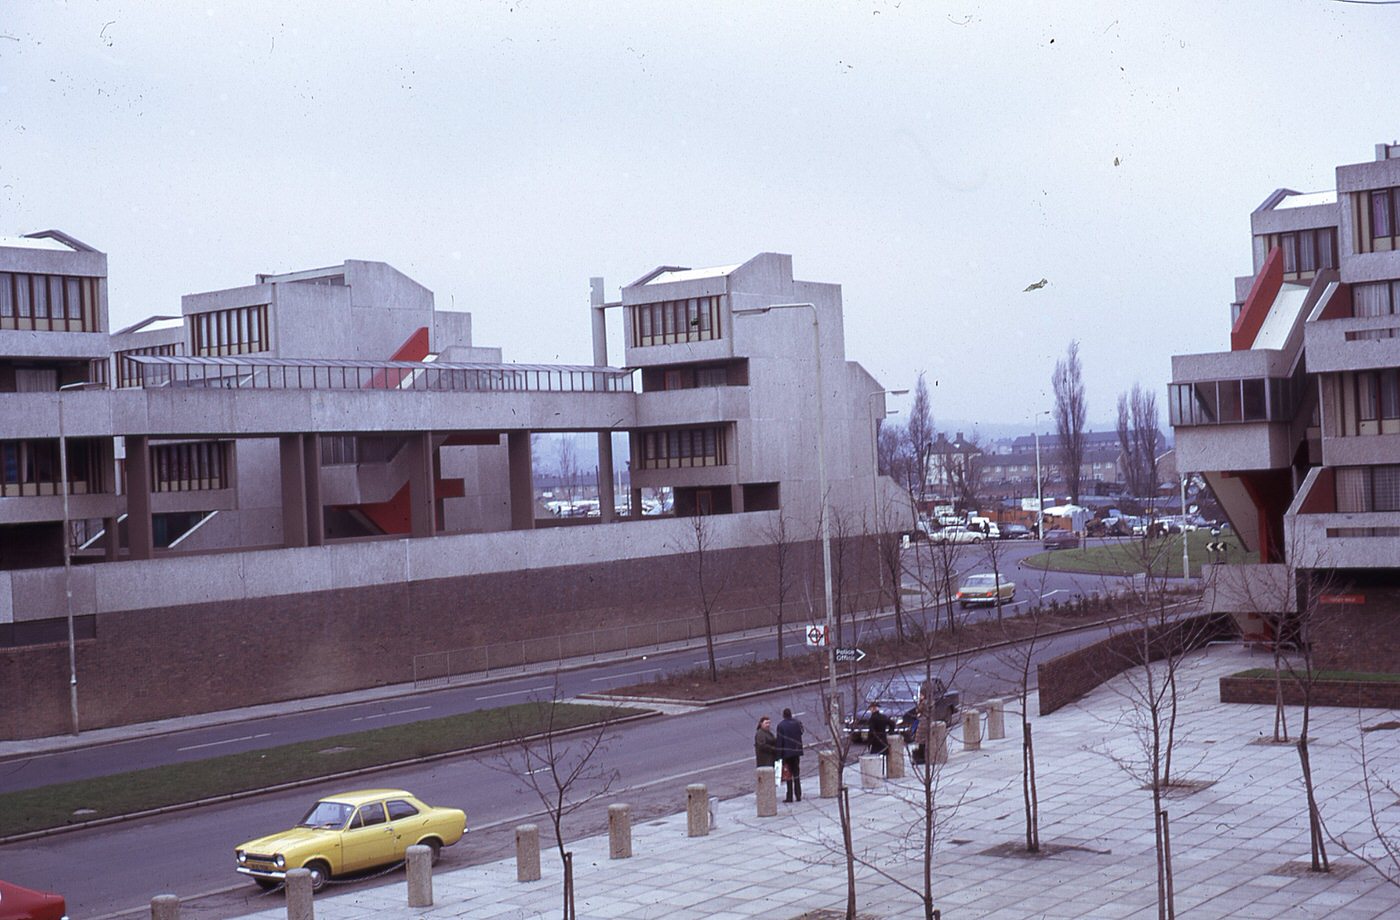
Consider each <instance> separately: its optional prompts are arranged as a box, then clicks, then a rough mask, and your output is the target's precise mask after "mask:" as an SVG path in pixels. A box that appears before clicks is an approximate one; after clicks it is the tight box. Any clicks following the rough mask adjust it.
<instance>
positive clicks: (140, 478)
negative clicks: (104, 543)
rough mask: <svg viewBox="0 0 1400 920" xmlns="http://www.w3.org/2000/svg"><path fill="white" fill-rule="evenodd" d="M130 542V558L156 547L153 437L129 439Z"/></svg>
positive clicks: (144, 556)
mask: <svg viewBox="0 0 1400 920" xmlns="http://www.w3.org/2000/svg"><path fill="white" fill-rule="evenodd" d="M126 543H127V547H126V550H127V558H129V559H149V558H151V554H152V553H153V552H154V551H155V549H154V547H155V538H154V536H153V532H152V529H151V440H150V438H146V437H139V436H131V435H128V436H127V439H126Z"/></svg>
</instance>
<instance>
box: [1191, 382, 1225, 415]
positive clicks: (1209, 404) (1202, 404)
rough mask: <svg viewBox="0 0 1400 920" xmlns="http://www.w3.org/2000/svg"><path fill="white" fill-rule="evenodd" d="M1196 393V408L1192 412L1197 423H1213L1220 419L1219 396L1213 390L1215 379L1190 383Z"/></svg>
mask: <svg viewBox="0 0 1400 920" xmlns="http://www.w3.org/2000/svg"><path fill="white" fill-rule="evenodd" d="M1192 386H1193V387H1194V389H1195V395H1196V409H1195V413H1194V418H1195V422H1196V424H1197V425H1214V424H1215V423H1216V422H1218V421H1219V420H1220V411H1219V398H1218V397H1217V395H1216V392H1215V381H1214V380H1209V381H1206V382H1204V383H1197V384H1193V385H1192Z"/></svg>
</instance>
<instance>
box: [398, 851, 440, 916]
mask: <svg viewBox="0 0 1400 920" xmlns="http://www.w3.org/2000/svg"><path fill="white" fill-rule="evenodd" d="M404 862H405V863H407V867H406V868H405V870H404V873H405V874H406V875H407V876H408V906H409V907H432V906H433V851H432V850H431V849H430V848H428V847H425V846H423V845H422V844H421V843H415V844H414V845H413V846H411V847H409V848H408V849H407V850H405V851H404Z"/></svg>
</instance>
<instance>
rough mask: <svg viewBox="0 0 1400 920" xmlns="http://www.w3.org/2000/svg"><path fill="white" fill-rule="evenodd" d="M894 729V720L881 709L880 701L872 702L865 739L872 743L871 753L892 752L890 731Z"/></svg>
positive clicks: (885, 753) (882, 753)
mask: <svg viewBox="0 0 1400 920" xmlns="http://www.w3.org/2000/svg"><path fill="white" fill-rule="evenodd" d="M892 731H894V720H893V719H891V718H890V717H889V716H887V715H885V714H884V713H883V712H881V711H880V704H879V703H871V704H870V727H869V728H867V729H866V731H865V739H866V741H867V742H868V743H869V745H870V753H872V754H881V755H888V754H889V752H890V738H889V734H890V732H892Z"/></svg>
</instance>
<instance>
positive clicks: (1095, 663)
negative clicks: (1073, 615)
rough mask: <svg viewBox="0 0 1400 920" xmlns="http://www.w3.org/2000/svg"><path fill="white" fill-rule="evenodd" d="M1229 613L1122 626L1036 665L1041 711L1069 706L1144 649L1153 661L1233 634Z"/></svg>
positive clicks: (1133, 660)
mask: <svg viewBox="0 0 1400 920" xmlns="http://www.w3.org/2000/svg"><path fill="white" fill-rule="evenodd" d="M1235 636H1236V633H1235V626H1234V623H1233V622H1232V621H1231V619H1230V617H1229V615H1228V614H1214V613H1202V614H1197V615H1195V616H1192V617H1187V618H1185V619H1183V620H1179V621H1177V622H1175V623H1172V624H1169V625H1167V626H1161V627H1147V628H1146V629H1144V628H1131V627H1128V628H1125V629H1124V630H1123V631H1122V632H1117V633H1115V634H1114V635H1111V636H1109V637H1108V638H1107V639H1103V640H1102V641H1099V642H1095V643H1094V644H1093V645H1086V646H1085V647H1083V648H1080V649H1076V650H1075V651H1073V652H1068V653H1066V654H1064V655H1061V656H1059V657H1058V658H1052V659H1051V660H1049V661H1046V662H1043V663H1042V664H1040V665H1038V666H1037V668H1036V680H1037V685H1038V688H1039V697H1040V714H1041V715H1043V716H1044V715H1049V714H1050V713H1052V712H1054V711H1055V710H1057V709H1060V708H1062V707H1064V706H1068V705H1069V704H1070V703H1073V702H1074V701H1075V700H1077V699H1079V698H1080V697H1082V696H1084V695H1085V694H1086V693H1088V692H1089V691H1090V690H1093V689H1094V688H1095V687H1097V686H1098V685H1099V684H1102V683H1104V682H1105V681H1107V680H1109V679H1110V678H1112V677H1115V676H1117V675H1118V674H1121V673H1122V672H1123V671H1126V670H1127V669H1128V668H1130V667H1135V666H1136V665H1138V664H1141V662H1142V658H1143V654H1144V650H1146V654H1147V657H1149V658H1150V659H1151V660H1153V661H1156V660H1158V659H1159V658H1162V657H1163V656H1165V655H1166V654H1167V652H1168V651H1169V650H1170V649H1172V648H1178V647H1181V646H1183V645H1184V646H1185V647H1186V648H1187V649H1193V648H1200V647H1202V646H1204V645H1205V644H1206V643H1207V642H1213V641H1216V640H1220V639H1232V638H1235Z"/></svg>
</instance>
